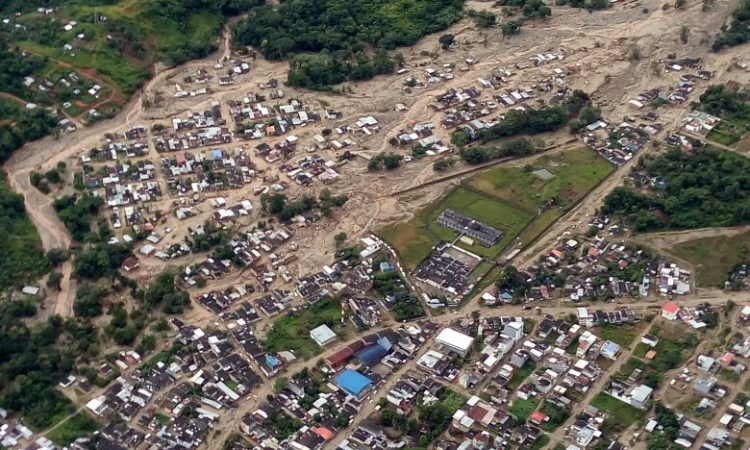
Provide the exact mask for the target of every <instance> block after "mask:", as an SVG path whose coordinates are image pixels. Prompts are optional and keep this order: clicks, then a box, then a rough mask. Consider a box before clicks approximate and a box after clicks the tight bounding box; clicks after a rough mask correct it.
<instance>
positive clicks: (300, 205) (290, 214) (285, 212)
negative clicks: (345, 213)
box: [260, 189, 349, 222]
mask: <svg viewBox="0 0 750 450" xmlns="http://www.w3.org/2000/svg"><path fill="white" fill-rule="evenodd" d="M348 200H349V197H347V196H346V195H344V194H342V195H332V194H331V192H330V191H329V190H328V189H323V190H321V191H320V195H319V196H318V200H317V201H316V200H315V199H314V198H313V197H310V196H309V195H303V196H302V197H301V198H300V199H299V200H294V201H289V199H288V198H287V196H286V195H284V194H263V195H262V196H261V197H260V204H261V208H262V209H263V211H265V212H267V213H269V214H273V215H275V216H278V217H279V219H281V220H282V221H284V222H288V221H290V220H292V218H294V217H295V216H298V215H301V214H304V213H307V212H310V211H312V209H313V208H316V207H317V208H320V212H321V214H323V215H324V216H330V215H331V214H332V213H333V208H334V207H342V206H344V204H345V203H346V202H347V201H348Z"/></svg>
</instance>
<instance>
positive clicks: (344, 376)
mask: <svg viewBox="0 0 750 450" xmlns="http://www.w3.org/2000/svg"><path fill="white" fill-rule="evenodd" d="M336 386H338V387H339V388H340V389H342V390H343V391H344V392H346V393H347V394H349V395H351V396H352V397H354V398H357V399H360V400H361V399H362V398H364V397H365V396H366V395H367V393H368V392H370V389H372V380H370V379H369V378H367V377H366V376H364V375H362V374H361V373H359V372H357V371H356V370H351V369H347V370H345V371H343V372H341V373H340V374H339V375H338V376H337V377H336Z"/></svg>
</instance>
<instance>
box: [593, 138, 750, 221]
mask: <svg viewBox="0 0 750 450" xmlns="http://www.w3.org/2000/svg"><path fill="white" fill-rule="evenodd" d="M641 171H642V172H644V173H645V174H646V175H647V176H648V177H649V178H650V179H651V180H653V182H650V183H649V187H648V188H645V189H641V190H635V189H633V188H629V187H618V188H616V189H614V190H613V191H612V192H611V193H610V194H609V195H608V196H607V198H606V199H605V200H604V205H603V206H602V212H603V213H604V214H616V215H619V216H622V217H623V218H624V219H625V220H626V222H627V223H628V224H630V226H631V227H632V229H633V230H634V231H653V230H663V229H689V228H702V227H722V226H732V225H742V224H748V223H750V196H748V193H750V159H748V158H746V157H744V156H742V155H738V154H736V153H733V152H729V151H723V150H717V149H715V148H712V147H705V148H701V149H698V150H696V151H695V153H693V154H688V153H683V152H682V151H680V150H679V149H672V150H669V151H668V152H667V153H664V154H662V155H660V156H659V157H657V158H655V159H653V160H645V161H644V163H643V167H642V168H641Z"/></svg>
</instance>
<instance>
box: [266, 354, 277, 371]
mask: <svg viewBox="0 0 750 450" xmlns="http://www.w3.org/2000/svg"><path fill="white" fill-rule="evenodd" d="M266 363H267V364H268V365H269V366H271V367H272V368H275V367H276V366H278V365H279V360H278V359H276V358H274V357H273V356H271V355H266Z"/></svg>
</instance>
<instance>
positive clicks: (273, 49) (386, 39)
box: [233, 0, 463, 60]
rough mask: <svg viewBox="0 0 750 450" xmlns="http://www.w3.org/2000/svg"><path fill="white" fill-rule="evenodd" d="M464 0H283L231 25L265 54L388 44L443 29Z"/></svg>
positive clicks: (240, 40)
mask: <svg viewBox="0 0 750 450" xmlns="http://www.w3.org/2000/svg"><path fill="white" fill-rule="evenodd" d="M462 7H463V1H462V0H434V1H431V2H430V1H426V0H328V1H319V0H287V1H284V2H281V3H280V4H279V5H278V6H275V7H274V6H271V5H264V6H260V7H257V8H254V9H252V10H251V11H250V12H249V15H248V17H247V18H246V19H245V20H244V21H243V22H241V23H240V24H238V25H237V26H236V27H235V28H234V30H233V33H234V38H235V40H236V42H237V43H239V44H242V45H252V46H253V47H255V48H257V49H259V50H260V52H261V53H262V54H263V56H265V57H266V58H268V59H276V60H278V59H283V58H284V57H285V56H287V55H288V54H290V53H299V52H319V51H322V50H329V51H331V52H333V51H336V50H346V51H348V52H354V53H359V52H362V51H364V50H365V49H366V48H367V47H368V46H373V47H376V48H384V49H388V50H392V49H394V48H396V47H401V46H407V45H413V44H415V43H416V42H417V41H418V40H419V39H420V38H421V37H422V36H424V35H426V34H430V33H435V32H437V31H441V30H444V29H446V28H447V27H448V26H449V25H450V24H452V23H453V22H455V21H457V20H458V19H459V18H460V17H461V8H462Z"/></svg>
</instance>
